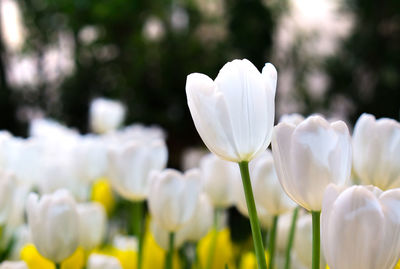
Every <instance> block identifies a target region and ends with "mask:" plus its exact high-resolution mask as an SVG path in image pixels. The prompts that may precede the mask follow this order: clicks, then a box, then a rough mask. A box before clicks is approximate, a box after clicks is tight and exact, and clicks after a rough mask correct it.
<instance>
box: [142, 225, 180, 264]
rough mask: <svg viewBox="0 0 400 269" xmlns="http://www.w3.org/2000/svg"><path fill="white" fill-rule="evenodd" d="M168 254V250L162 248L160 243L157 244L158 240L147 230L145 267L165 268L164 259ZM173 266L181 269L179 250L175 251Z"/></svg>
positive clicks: (144, 252) (144, 250) (144, 254)
mask: <svg viewBox="0 0 400 269" xmlns="http://www.w3.org/2000/svg"><path fill="white" fill-rule="evenodd" d="M165 256H166V251H165V250H164V249H162V248H161V247H160V246H159V245H157V243H156V240H155V239H154V237H153V235H152V234H151V233H150V232H147V233H146V235H145V238H144V245H143V264H142V268H143V269H163V268H164V266H165V264H164V259H165ZM172 262H173V266H172V267H173V268H174V269H179V268H181V266H180V260H179V255H178V252H177V251H175V252H174V256H173V258H172Z"/></svg>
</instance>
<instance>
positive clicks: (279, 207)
mask: <svg viewBox="0 0 400 269" xmlns="http://www.w3.org/2000/svg"><path fill="white" fill-rule="evenodd" d="M250 173H251V175H252V177H251V181H252V182H251V183H252V186H253V189H254V199H255V200H256V203H257V204H258V205H260V204H261V205H262V207H264V208H265V209H266V210H267V211H268V213H270V214H271V215H274V216H278V215H281V214H284V213H286V212H288V211H290V210H291V209H293V208H294V207H295V206H296V204H295V203H294V202H293V201H292V200H291V199H290V198H289V197H288V196H287V194H286V193H285V192H284V190H283V189H282V186H281V184H280V183H279V180H278V176H277V175H276V171H275V166H274V160H273V158H272V154H271V151H270V150H267V151H265V152H263V153H261V154H260V155H259V156H258V157H257V158H255V159H254V160H253V161H252V162H251V163H250Z"/></svg>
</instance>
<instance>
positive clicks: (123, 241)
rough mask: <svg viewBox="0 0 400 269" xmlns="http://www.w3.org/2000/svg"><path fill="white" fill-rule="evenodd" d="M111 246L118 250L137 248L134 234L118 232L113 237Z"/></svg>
mask: <svg viewBox="0 0 400 269" xmlns="http://www.w3.org/2000/svg"><path fill="white" fill-rule="evenodd" d="M113 246H114V247H116V248H117V249H120V250H132V251H137V250H138V240H137V238H136V237H134V236H126V235H121V234H118V235H116V236H115V237H114V239H113Z"/></svg>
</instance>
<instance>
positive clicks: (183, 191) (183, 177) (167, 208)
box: [148, 169, 201, 232]
mask: <svg viewBox="0 0 400 269" xmlns="http://www.w3.org/2000/svg"><path fill="white" fill-rule="evenodd" d="M200 184H201V183H200V172H199V171H198V170H195V169H192V170H188V171H187V172H185V173H184V174H182V173H180V172H178V171H177V170H174V169H166V170H164V171H162V172H158V173H154V174H153V175H152V183H151V186H150V192H149V197H148V203H149V209H150V213H151V215H152V217H153V219H154V220H155V221H157V222H158V224H159V225H160V226H161V227H162V228H163V229H165V230H167V231H168V232H176V231H177V230H179V229H180V228H181V227H182V226H183V225H184V224H185V223H187V222H188V221H189V220H190V219H191V218H192V217H193V215H194V214H195V210H196V208H197V203H198V197H199V194H200V189H201V186H200Z"/></svg>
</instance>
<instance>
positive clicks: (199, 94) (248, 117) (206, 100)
mask: <svg viewBox="0 0 400 269" xmlns="http://www.w3.org/2000/svg"><path fill="white" fill-rule="evenodd" d="M276 81H277V72H276V69H275V67H274V66H273V65H272V64H270V63H268V64H266V65H265V67H264V68H263V70H262V73H260V72H259V71H258V70H257V68H256V67H255V66H254V65H253V64H252V63H251V62H250V61H248V60H246V59H244V60H234V61H232V62H229V63H227V64H225V66H224V67H223V68H222V69H221V70H220V72H219V74H218V76H217V78H216V79H215V81H213V80H212V79H211V78H209V77H208V76H206V75H204V74H199V73H193V74H190V75H189V76H188V77H187V81H186V95H187V101H188V106H189V109H190V113H191V114H192V118H193V121H194V124H195V126H196V129H197V131H198V132H199V134H200V137H201V138H202V139H203V142H204V143H205V144H206V146H207V147H208V149H209V150H210V151H211V152H213V153H215V154H216V155H218V156H219V157H221V158H222V159H225V160H228V161H233V162H241V161H250V160H251V159H253V158H254V157H255V156H256V155H258V154H259V153H261V152H263V151H264V150H265V149H266V148H267V147H268V145H269V144H270V141H271V134H272V128H273V124H274V113H275V107H274V104H275V102H274V98H275V90H276Z"/></svg>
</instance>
